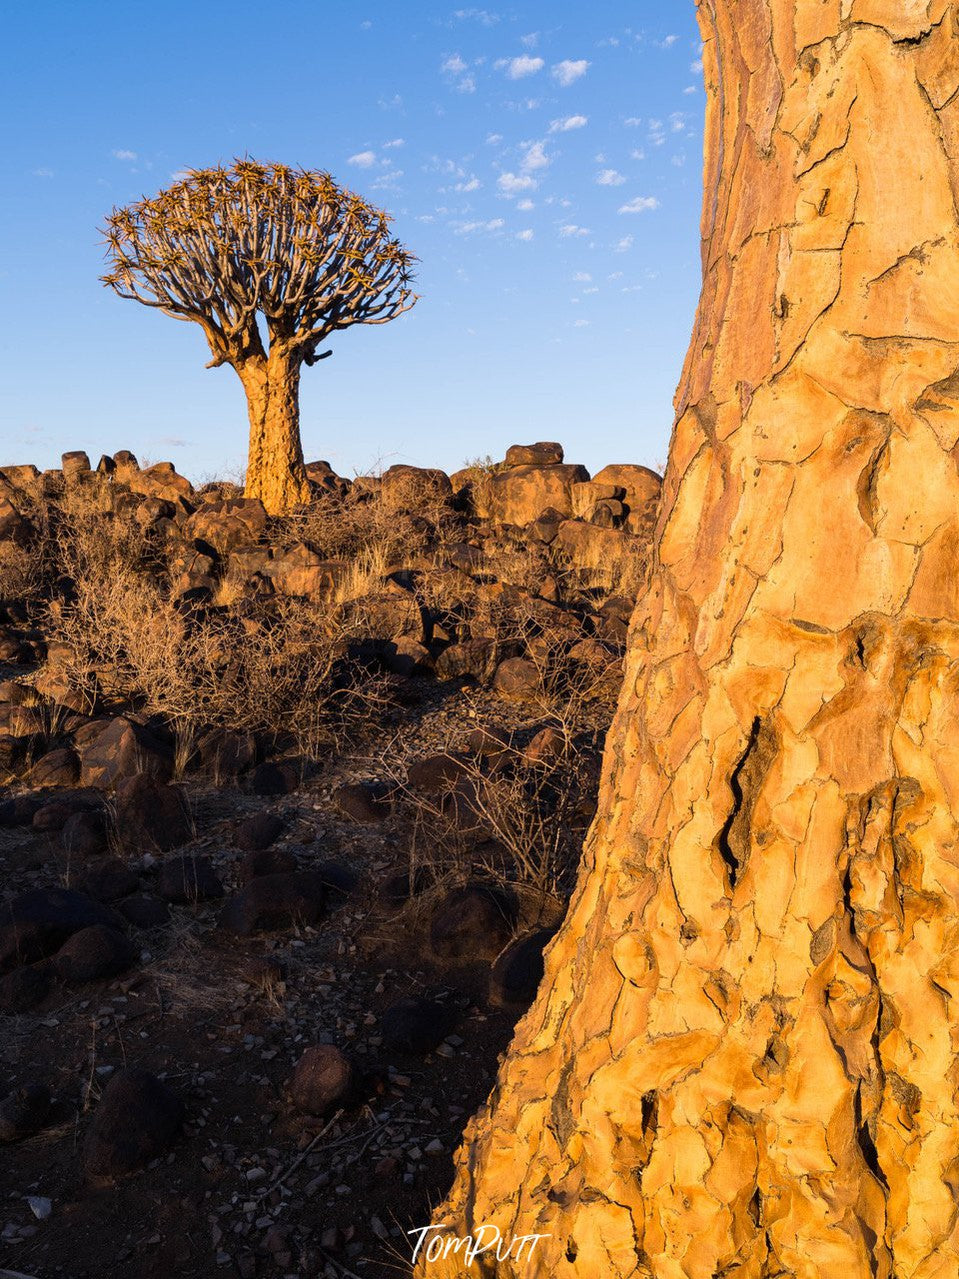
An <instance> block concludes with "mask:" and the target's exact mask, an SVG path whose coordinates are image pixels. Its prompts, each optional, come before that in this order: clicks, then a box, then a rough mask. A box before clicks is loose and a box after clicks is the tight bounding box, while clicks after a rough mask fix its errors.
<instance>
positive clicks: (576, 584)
mask: <svg viewBox="0 0 959 1279" xmlns="http://www.w3.org/2000/svg"><path fill="white" fill-rule="evenodd" d="M649 558H650V550H649V546H648V545H647V544H646V543H645V542H644V543H642V545H641V546H639V545H634V544H633V540H632V539H630V538H624V539H623V549H622V553H621V554H619V555H610V554H609V551H608V549H607V548H605V547H603V546H602V545H601V544H600V543H599V542H596V543H594V544H593V545H592V546H591V547H590V548H589V550H588V551H587V552H586V553H585V554H583V555H578V556H576V557H573V556H571V555H569V554H567V553H565V552H563V551H560V550H558V549H557V550H553V552H552V559H553V564H554V567H555V572H556V576H557V578H558V580H559V582H560V585H561V589H562V592H563V596H564V598H565V599H567V600H569V601H571V602H572V601H580V600H589V599H595V598H597V597H599V598H602V599H609V598H610V597H611V596H614V595H620V596H624V597H625V598H627V599H632V600H634V599H636V598H637V596H638V595H639V594H640V592H641V591H642V589H643V586H644V585H645V583H646V579H647V576H648V573H649Z"/></svg>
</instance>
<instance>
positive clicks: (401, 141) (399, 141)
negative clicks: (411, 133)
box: [383, 138, 406, 151]
mask: <svg viewBox="0 0 959 1279" xmlns="http://www.w3.org/2000/svg"><path fill="white" fill-rule="evenodd" d="M405 146H406V139H405V138H393V140H392V141H391V142H384V143H383V150H384V151H389V150H390V149H391V148H392V147H405Z"/></svg>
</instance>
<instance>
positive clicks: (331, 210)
mask: <svg viewBox="0 0 959 1279" xmlns="http://www.w3.org/2000/svg"><path fill="white" fill-rule="evenodd" d="M390 222H391V219H390V218H389V216H388V215H387V214H386V213H384V212H382V211H381V210H379V209H376V208H375V207H374V206H373V205H371V204H369V203H368V202H367V201H366V200H364V199H363V198H362V197H360V196H359V195H356V194H355V193H353V192H352V191H347V190H345V189H344V188H343V187H341V186H339V185H338V184H337V183H336V182H335V181H334V180H333V178H332V177H331V176H330V174H329V173H325V172H322V171H318V170H312V169H300V168H290V167H288V166H286V165H282V164H260V163H257V162H256V161H254V160H249V159H243V160H236V161H234V163H233V165H232V167H230V168H223V167H219V166H218V167H216V168H210V169H193V170H189V171H188V172H187V173H186V174H185V175H184V176H183V178H182V179H181V180H179V181H178V182H175V183H174V184H173V185H172V186H170V187H168V188H167V189H166V190H164V191H161V192H159V194H157V195H155V196H152V197H144V198H143V199H141V200H139V201H137V202H136V203H134V204H131V205H128V206H127V207H126V208H122V209H114V211H113V213H112V214H111V215H110V217H109V218H108V219H107V225H106V228H105V231H104V234H105V236H106V242H107V257H108V260H109V262H110V266H111V269H110V270H109V272H108V273H107V274H106V275H104V276H103V277H102V280H103V283H104V284H107V285H109V286H110V287H111V288H112V289H114V290H115V291H116V292H117V293H118V294H119V295H120V296H121V297H127V298H135V299H136V300H137V301H138V302H142V303H144V305H146V306H151V307H157V308H159V309H160V310H161V311H164V312H165V313H166V314H167V315H172V316H175V317H176V318H177V319H183V320H193V321H195V322H196V323H198V324H200V325H201V326H202V328H203V330H204V332H205V334H206V337H207V340H208V342H209V344H210V351H211V353H212V355H213V359H212V360H211V361H210V365H209V366H208V367H215V366H217V365H220V364H224V363H228V364H233V365H234V366H236V365H238V364H242V363H243V362H244V361H245V360H246V359H248V358H250V357H251V356H256V355H261V356H262V355H263V354H264V350H263V343H262V337H261V333H260V330H259V328H258V325H257V316H258V315H261V316H262V317H263V319H264V321H265V324H266V330H267V333H268V335H269V342H270V346H271V347H272V346H274V345H276V344H283V345H284V346H286V347H287V348H288V349H289V351H290V354H291V355H299V357H300V358H301V359H302V361H303V362H304V363H306V364H312V363H313V362H314V360H316V359H317V358H322V357H318V356H317V347H318V346H319V344H320V343H322V342H323V341H324V340H325V339H326V338H327V337H329V335H330V334H331V333H333V332H335V331H336V330H338V329H345V328H348V327H349V326H350V325H352V324H385V323H386V322H387V321H388V320H392V319H394V318H395V317H396V316H398V315H400V314H402V312H404V311H407V310H409V308H410V307H411V306H412V305H413V304H414V302H415V301H416V295H415V294H414V293H413V292H412V289H411V287H410V286H411V283H412V279H413V275H412V268H413V263H414V262H415V258H414V257H413V255H412V254H411V253H409V252H408V251H407V250H406V249H405V248H404V247H403V246H402V244H400V242H399V241H398V240H397V239H395V238H393V237H392V236H391V234H390V230H389V227H390Z"/></svg>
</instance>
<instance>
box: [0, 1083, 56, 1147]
mask: <svg viewBox="0 0 959 1279" xmlns="http://www.w3.org/2000/svg"><path fill="white" fill-rule="evenodd" d="M49 1114H50V1090H49V1089H48V1088H45V1087H44V1086H43V1085H42V1084H25V1085H24V1086H23V1087H22V1088H17V1089H15V1090H14V1091H13V1092H11V1093H8V1094H7V1096H6V1097H4V1099H3V1101H0V1142H10V1141H23V1140H24V1138H26V1137H32V1136H33V1135H34V1134H35V1133H38V1132H40V1130H41V1129H42V1128H43V1125H44V1124H45V1123H46V1122H47V1117H48V1116H49Z"/></svg>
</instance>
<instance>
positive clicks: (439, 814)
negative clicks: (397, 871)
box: [393, 720, 596, 918]
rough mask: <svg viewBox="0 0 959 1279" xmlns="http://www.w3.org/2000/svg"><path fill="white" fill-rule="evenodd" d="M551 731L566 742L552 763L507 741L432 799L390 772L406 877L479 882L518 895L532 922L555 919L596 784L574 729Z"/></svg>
mask: <svg viewBox="0 0 959 1279" xmlns="http://www.w3.org/2000/svg"><path fill="white" fill-rule="evenodd" d="M552 726H553V727H554V728H556V729H557V730H558V731H559V733H560V734H561V735H562V737H563V741H564V747H563V749H562V751H561V753H560V754H559V755H558V757H557V758H556V759H554V760H551V761H537V760H531V759H529V758H527V756H526V754H525V753H524V751H523V750H521V749H520V748H519V747H518V746H516V745H514V744H512V743H511V744H510V745H509V746H507V747H506V748H505V749H504V751H503V752H502V753H501V754H500V755H498V756H497V757H495V763H493V764H491V763H490V762H489V761H484V760H479V759H468V760H466V761H461V767H462V771H461V772H460V774H459V776H458V777H457V778H456V779H455V780H453V781H451V782H449V783H448V784H447V785H446V786H445V787H444V788H443V789H442V790H441V791H440V792H438V793H436V794H423V793H421V792H419V791H414V790H411V789H410V788H409V787H408V786H407V785H406V784H405V783H404V782H403V781H402V780H401V778H400V777H399V775H398V773H399V770H398V769H397V770H396V774H395V775H394V777H393V786H394V788H395V790H396V792H397V794H398V795H399V796H401V800H402V803H403V806H404V807H405V809H406V811H407V814H408V816H409V819H410V822H411V838H410V841H409V846H408V847H409V858H410V876H411V879H412V878H413V877H414V876H422V874H423V872H426V874H427V876H428V878H429V880H430V881H431V882H432V883H433V884H435V885H436V886H438V887H440V888H445V887H447V886H449V885H450V884H453V883H462V882H465V881H466V880H468V879H471V878H477V877H478V878H481V879H486V880H489V881H492V882H494V883H497V884H500V885H502V886H507V887H510V888H512V889H514V890H516V891H517V892H518V893H519V895H520V897H521V898H522V899H524V900H525V902H526V903H527V906H528V907H529V906H531V907H532V915H533V916H537V915H538V916H540V917H542V918H547V917H551V916H553V915H554V914H555V911H556V909H557V908H559V907H560V906H561V904H562V903H563V902H564V901H565V900H566V899H567V898H568V896H569V893H570V891H571V889H572V885H573V880H574V877H575V873H576V868H577V866H578V863H579V856H580V851H581V848H582V841H583V834H584V830H585V824H586V815H587V814H588V813H589V811H590V799H591V796H592V795H593V793H594V791H595V781H596V779H595V775H594V773H593V771H592V770H591V768H590V767H589V765H588V764H587V762H586V759H585V757H584V756H583V755H582V754H581V753H579V752H578V751H577V750H576V749H575V747H574V744H573V741H572V738H571V737H570V736H569V733H570V726H569V725H568V724H563V723H562V722H561V721H559V720H555V721H553V722H552ZM530 913H531V912H530V911H529V910H527V911H525V912H524V914H526V915H527V916H529V915H530Z"/></svg>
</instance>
